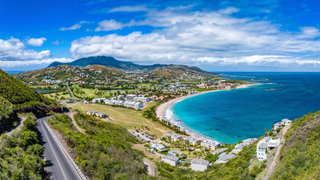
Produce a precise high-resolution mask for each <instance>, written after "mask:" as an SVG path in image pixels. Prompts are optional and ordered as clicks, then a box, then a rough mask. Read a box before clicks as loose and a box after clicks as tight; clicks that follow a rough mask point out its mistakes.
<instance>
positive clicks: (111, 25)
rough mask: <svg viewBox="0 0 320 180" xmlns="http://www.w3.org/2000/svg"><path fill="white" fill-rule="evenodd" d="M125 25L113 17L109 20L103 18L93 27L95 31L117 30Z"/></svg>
mask: <svg viewBox="0 0 320 180" xmlns="http://www.w3.org/2000/svg"><path fill="white" fill-rule="evenodd" d="M124 26H125V25H123V24H122V23H120V22H117V21H115V20H113V19H110V20H104V21H101V22H99V27H97V28H96V29H95V31H111V30H117V29H121V28H123V27H124Z"/></svg>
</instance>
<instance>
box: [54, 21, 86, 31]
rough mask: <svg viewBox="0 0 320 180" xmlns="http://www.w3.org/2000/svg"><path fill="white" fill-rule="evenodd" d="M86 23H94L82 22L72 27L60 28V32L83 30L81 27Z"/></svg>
mask: <svg viewBox="0 0 320 180" xmlns="http://www.w3.org/2000/svg"><path fill="white" fill-rule="evenodd" d="M84 23H87V24H88V23H92V22H88V21H80V22H79V23H76V24H74V25H72V26H70V27H67V28H66V27H62V28H60V31H67V30H76V29H80V28H81V25H82V24H84Z"/></svg>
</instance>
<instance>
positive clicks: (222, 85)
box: [198, 80, 240, 89]
mask: <svg viewBox="0 0 320 180" xmlns="http://www.w3.org/2000/svg"><path fill="white" fill-rule="evenodd" d="M223 81H225V80H220V81H217V80H215V81H211V80H210V81H208V82H205V83H201V84H200V85H198V87H199V88H202V89H213V88H217V89H234V88H237V87H238V86H240V84H239V83H224V82H223Z"/></svg>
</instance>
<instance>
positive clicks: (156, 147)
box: [150, 144, 166, 151]
mask: <svg viewBox="0 0 320 180" xmlns="http://www.w3.org/2000/svg"><path fill="white" fill-rule="evenodd" d="M150 148H151V149H156V150H158V151H165V150H166V147H164V146H163V145H162V144H152V145H151V147H150Z"/></svg>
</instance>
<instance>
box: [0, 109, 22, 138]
mask: <svg viewBox="0 0 320 180" xmlns="http://www.w3.org/2000/svg"><path fill="white" fill-rule="evenodd" d="M18 119H19V117H18V115H17V113H16V112H13V113H11V114H10V115H9V117H7V118H2V119H0V134H2V133H4V132H6V131H8V130H10V129H11V128H13V122H15V121H18Z"/></svg>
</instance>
